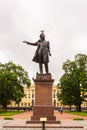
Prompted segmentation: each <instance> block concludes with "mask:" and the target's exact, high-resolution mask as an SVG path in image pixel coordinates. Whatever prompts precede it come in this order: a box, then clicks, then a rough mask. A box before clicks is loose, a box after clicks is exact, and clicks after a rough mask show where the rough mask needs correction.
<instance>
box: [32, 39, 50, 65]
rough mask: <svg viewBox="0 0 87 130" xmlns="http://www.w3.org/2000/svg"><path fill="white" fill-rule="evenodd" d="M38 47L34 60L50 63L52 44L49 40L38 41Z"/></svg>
mask: <svg viewBox="0 0 87 130" xmlns="http://www.w3.org/2000/svg"><path fill="white" fill-rule="evenodd" d="M36 45H37V49H36V52H35V55H34V57H33V61H34V62H37V63H48V62H49V54H48V53H50V46H49V42H48V41H40V40H39V41H38V42H36Z"/></svg>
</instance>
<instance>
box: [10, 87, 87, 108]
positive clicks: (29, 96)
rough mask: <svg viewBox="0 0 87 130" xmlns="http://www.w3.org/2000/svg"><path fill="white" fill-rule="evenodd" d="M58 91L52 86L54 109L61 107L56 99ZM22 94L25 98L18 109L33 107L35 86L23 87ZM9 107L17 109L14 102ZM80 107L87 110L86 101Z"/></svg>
mask: <svg viewBox="0 0 87 130" xmlns="http://www.w3.org/2000/svg"><path fill="white" fill-rule="evenodd" d="M58 91H59V90H58V88H57V86H56V85H53V88H52V104H53V106H54V108H57V107H61V106H62V104H61V102H60V101H59V100H58V98H57V92H58ZM24 93H25V97H24V98H22V100H21V102H20V104H19V106H20V107H26V108H27V107H33V105H34V102H35V86H34V85H31V86H30V88H27V87H24ZM9 107H18V105H17V104H16V103H15V102H11V103H10V105H9ZM63 107H64V106H63ZM67 107H68V106H67ZM82 107H86V108H87V101H85V102H83V103H82Z"/></svg>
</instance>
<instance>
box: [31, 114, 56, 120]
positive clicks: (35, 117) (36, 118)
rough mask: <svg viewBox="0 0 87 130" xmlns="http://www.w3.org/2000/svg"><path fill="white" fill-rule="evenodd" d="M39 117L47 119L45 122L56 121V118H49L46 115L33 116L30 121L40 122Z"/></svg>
mask: <svg viewBox="0 0 87 130" xmlns="http://www.w3.org/2000/svg"><path fill="white" fill-rule="evenodd" d="M41 117H45V118H47V121H49V120H50V121H51V120H54V121H56V116H49V115H46V116H44V115H34V116H31V120H38V121H39V120H40V118H41Z"/></svg>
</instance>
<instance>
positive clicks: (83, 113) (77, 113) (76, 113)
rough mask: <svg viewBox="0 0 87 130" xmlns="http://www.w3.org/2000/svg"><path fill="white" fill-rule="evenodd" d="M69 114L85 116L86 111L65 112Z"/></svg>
mask: <svg viewBox="0 0 87 130" xmlns="http://www.w3.org/2000/svg"><path fill="white" fill-rule="evenodd" d="M67 113H69V114H73V115H78V116H87V112H76V111H75V112H67Z"/></svg>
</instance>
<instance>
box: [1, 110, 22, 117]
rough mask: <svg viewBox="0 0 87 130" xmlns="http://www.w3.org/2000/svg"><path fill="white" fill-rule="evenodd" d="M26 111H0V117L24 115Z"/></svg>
mask: <svg viewBox="0 0 87 130" xmlns="http://www.w3.org/2000/svg"><path fill="white" fill-rule="evenodd" d="M23 112H24V111H3V110H2V111H0V116H12V115H16V114H19V113H23Z"/></svg>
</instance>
